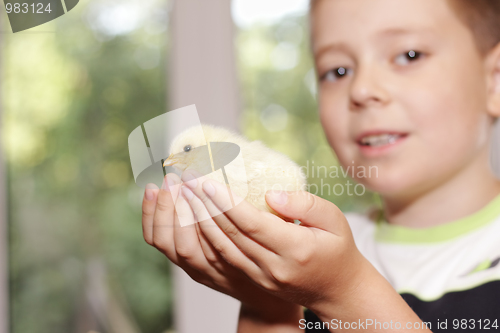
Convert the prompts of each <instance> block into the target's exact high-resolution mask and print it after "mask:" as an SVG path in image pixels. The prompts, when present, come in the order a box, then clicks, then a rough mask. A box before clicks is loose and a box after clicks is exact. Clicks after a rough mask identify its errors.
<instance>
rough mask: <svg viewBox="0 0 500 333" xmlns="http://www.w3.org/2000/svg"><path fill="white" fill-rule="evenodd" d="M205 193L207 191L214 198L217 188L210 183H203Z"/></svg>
mask: <svg viewBox="0 0 500 333" xmlns="http://www.w3.org/2000/svg"><path fill="white" fill-rule="evenodd" d="M203 191H205V193H206V194H208V195H209V196H211V197H213V196H214V195H215V187H214V186H213V185H212V184H210V183H209V182H204V183H203Z"/></svg>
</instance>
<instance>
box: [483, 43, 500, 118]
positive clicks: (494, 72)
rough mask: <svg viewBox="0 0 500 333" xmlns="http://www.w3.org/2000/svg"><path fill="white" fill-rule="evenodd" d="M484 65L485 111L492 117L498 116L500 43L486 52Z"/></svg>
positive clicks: (499, 113) (499, 112) (499, 107)
mask: <svg viewBox="0 0 500 333" xmlns="http://www.w3.org/2000/svg"><path fill="white" fill-rule="evenodd" d="M486 66H487V68H486V74H487V85H488V86H487V87H488V103H487V111H488V113H489V114H490V115H491V116H492V117H500V43H498V44H497V45H496V46H495V47H494V48H493V49H492V50H491V51H490V52H489V53H488V55H487V59H486Z"/></svg>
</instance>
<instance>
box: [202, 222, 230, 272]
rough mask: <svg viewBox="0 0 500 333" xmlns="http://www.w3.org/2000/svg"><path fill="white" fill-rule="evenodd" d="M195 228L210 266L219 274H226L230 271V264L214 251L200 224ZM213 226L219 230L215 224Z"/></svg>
mask: <svg viewBox="0 0 500 333" xmlns="http://www.w3.org/2000/svg"><path fill="white" fill-rule="evenodd" d="M212 223H213V221H212ZM195 226H196V232H197V233H198V239H199V241H200V245H201V250H202V251H203V255H205V258H206V259H207V262H208V263H210V265H212V266H213V267H214V268H215V269H217V270H218V271H219V273H221V274H224V273H225V272H227V270H228V269H229V268H228V267H229V264H228V263H227V262H226V261H225V260H224V259H223V258H222V257H221V256H220V254H219V253H218V252H217V250H215V249H214V247H213V246H212V244H210V242H209V241H208V239H207V237H206V236H205V234H204V233H203V231H202V230H201V228H200V223H196V224H195ZM213 226H215V227H216V228H219V227H217V225H216V224H215V223H213Z"/></svg>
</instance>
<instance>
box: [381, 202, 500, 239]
mask: <svg viewBox="0 0 500 333" xmlns="http://www.w3.org/2000/svg"><path fill="white" fill-rule="evenodd" d="M499 216H500V195H498V196H497V197H496V198H495V199H493V200H492V201H490V202H489V203H488V204H487V205H486V206H485V207H484V208H482V209H481V210H479V211H478V212H476V213H473V214H471V215H468V216H465V217H463V218H461V219H459V220H456V221H453V222H449V223H445V224H442V225H438V226H435V227H428V228H409V227H403V226H399V225H392V224H389V223H388V222H387V221H386V220H385V219H384V218H383V217H381V218H379V219H378V221H377V222H376V223H377V226H376V230H375V240H377V241H379V242H383V243H407V244H408V243H413V244H415V243H427V244H428V243H436V242H443V241H447V240H450V239H453V238H455V237H458V236H460V235H463V234H466V233H468V232H470V231H473V230H475V229H478V228H480V227H482V226H485V225H487V224H488V223H490V222H492V221H494V220H495V219H496V218H497V217H499Z"/></svg>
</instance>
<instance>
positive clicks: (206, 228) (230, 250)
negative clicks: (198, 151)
mask: <svg viewBox="0 0 500 333" xmlns="http://www.w3.org/2000/svg"><path fill="white" fill-rule="evenodd" d="M186 184H187V185H189V182H187V183H185V185H183V186H186ZM201 187H203V190H202V189H201ZM191 189H192V191H193V192H194V193H195V194H196V195H195V196H191V197H192V198H191V199H190V200H188V201H189V204H190V205H191V207H192V209H193V211H194V212H195V213H196V212H201V211H204V212H205V213H206V212H207V209H209V207H210V206H212V207H213V205H212V204H214V205H215V206H216V207H218V208H219V209H220V210H221V211H224V213H223V214H219V215H217V216H215V217H213V218H212V219H213V221H215V223H216V224H217V225H218V226H219V227H220V228H221V229H222V230H223V231H224V233H225V235H226V236H227V237H225V236H224V235H221V233H216V232H214V229H213V228H210V224H207V223H206V222H204V221H202V222H200V229H201V230H202V232H203V233H204V234H205V236H206V238H207V239H208V240H209V241H210V242H211V244H212V245H213V247H214V248H215V249H216V250H217V251H218V252H219V253H220V254H221V256H222V257H223V258H224V259H225V260H226V261H227V262H228V263H229V264H231V265H233V266H234V267H236V268H238V269H240V270H241V271H242V272H244V273H245V274H246V275H247V276H248V277H249V278H250V279H252V280H253V281H254V282H255V283H257V284H258V285H259V286H261V287H262V288H264V289H265V290H267V291H268V292H270V293H272V294H274V295H276V296H278V297H280V298H283V299H285V300H287V301H290V302H293V303H298V304H302V305H304V306H306V307H309V308H311V309H313V310H314V308H321V307H323V306H325V305H327V304H329V305H331V304H332V303H336V302H337V300H338V301H339V302H340V300H342V299H345V297H346V296H347V295H349V294H350V293H351V292H353V291H354V290H355V289H356V287H357V286H358V285H359V284H360V282H361V281H362V279H364V278H366V274H364V272H366V270H365V268H366V266H367V265H369V263H368V261H367V260H366V259H365V258H364V257H363V256H362V255H361V253H360V252H359V251H358V249H357V247H356V245H355V244H354V239H353V237H352V233H351V230H350V228H349V225H348V223H347V220H346V218H345V216H344V215H343V213H342V212H341V211H340V210H339V209H338V208H337V206H335V205H334V204H333V203H331V202H329V201H327V200H324V199H322V198H319V197H317V196H315V195H313V194H310V193H308V192H304V191H297V192H284V191H283V192H279V193H276V192H271V191H269V192H268V193H267V195H266V200H267V202H268V204H269V205H270V206H271V208H273V209H274V210H275V211H276V212H278V213H280V214H281V215H283V216H285V217H287V218H290V219H297V220H300V221H301V224H300V225H297V224H294V223H290V222H286V221H284V220H282V219H280V218H279V217H277V216H275V215H273V214H271V213H268V212H263V211H260V210H257V209H256V208H255V207H254V206H253V205H251V204H250V203H248V202H246V201H244V200H243V201H241V203H239V204H238V205H236V206H235V207H233V208H231V209H227V207H232V206H231V203H230V202H227V192H226V191H227V187H226V186H225V185H222V184H220V183H218V182H216V181H214V180H206V181H205V182H203V185H202V186H200V185H198V186H195V187H193V188H191ZM224 192H225V193H226V195H224ZM186 200H187V198H186ZM207 204H208V205H207ZM212 209H213V208H212ZM212 215H213V214H212ZM231 242H232V243H234V244H235V245H236V247H235V246H234V245H233V244H231ZM242 253H243V254H244V256H242V255H241V254H242Z"/></svg>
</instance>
